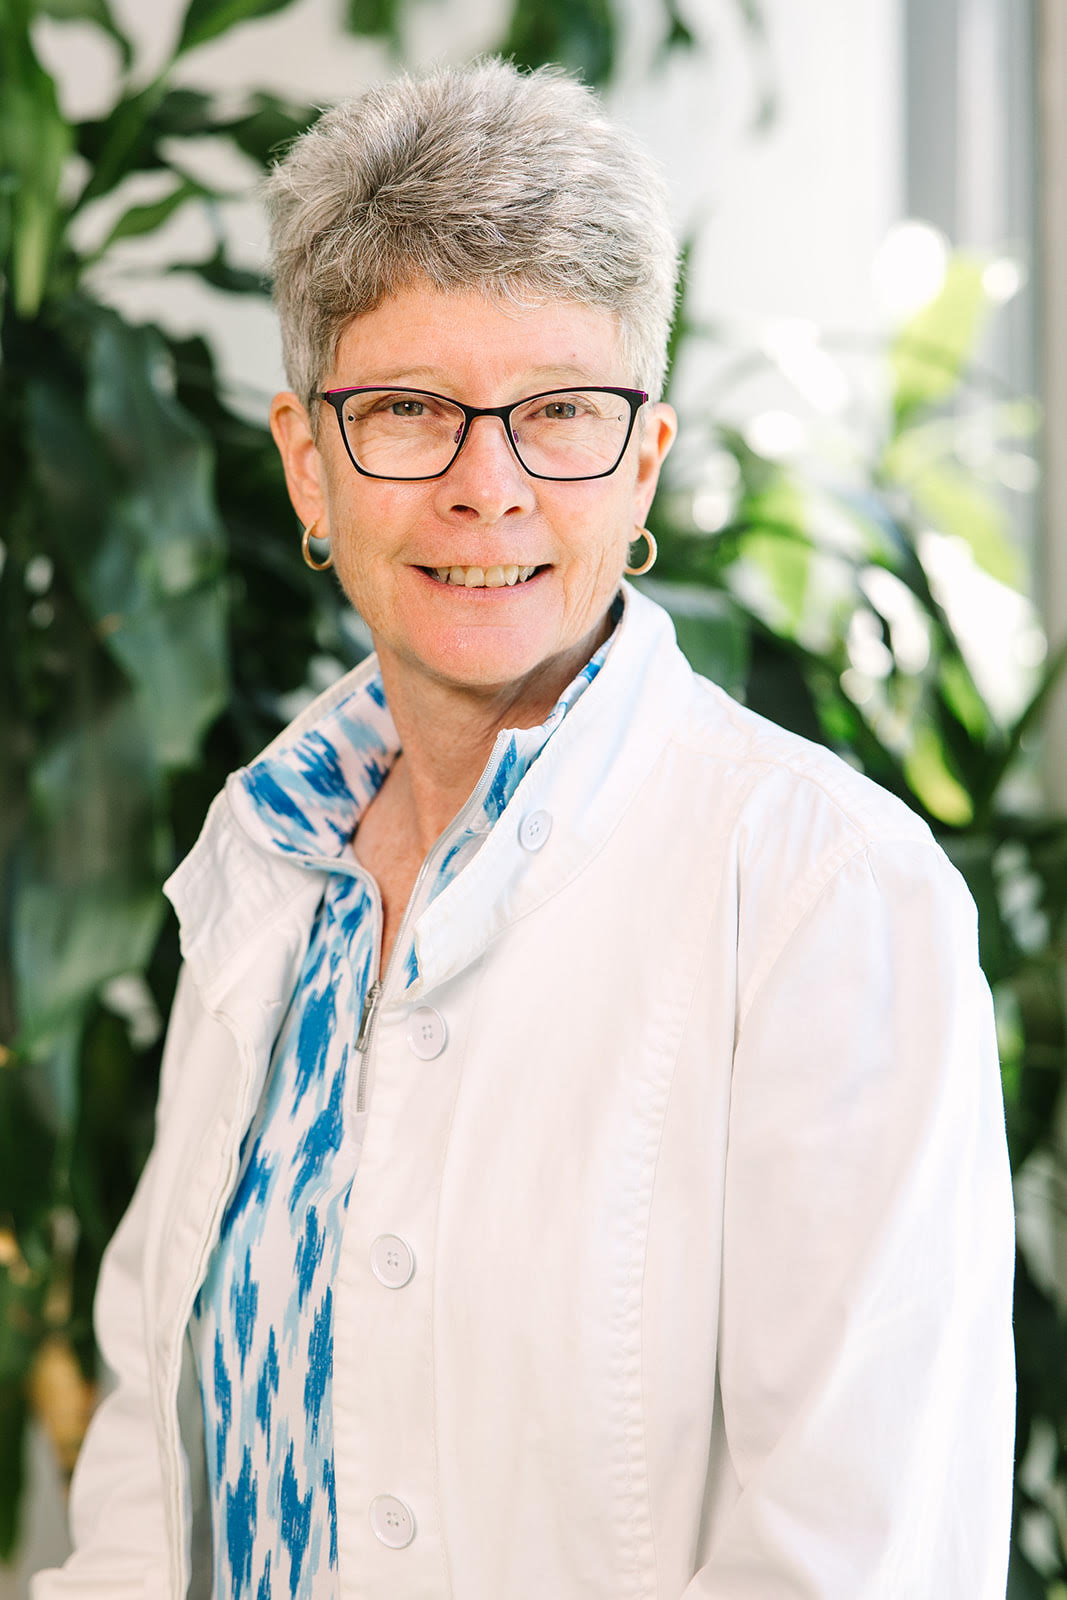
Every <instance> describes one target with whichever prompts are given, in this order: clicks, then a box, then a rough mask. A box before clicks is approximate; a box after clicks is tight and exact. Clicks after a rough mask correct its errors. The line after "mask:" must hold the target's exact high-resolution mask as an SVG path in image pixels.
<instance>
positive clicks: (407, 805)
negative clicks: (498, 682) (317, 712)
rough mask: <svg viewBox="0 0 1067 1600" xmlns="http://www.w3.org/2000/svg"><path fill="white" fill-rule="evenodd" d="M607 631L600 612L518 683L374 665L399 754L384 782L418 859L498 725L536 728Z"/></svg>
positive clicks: (386, 656) (463, 793) (470, 782)
mask: <svg viewBox="0 0 1067 1600" xmlns="http://www.w3.org/2000/svg"><path fill="white" fill-rule="evenodd" d="M610 631H611V623H610V620H609V618H608V617H607V616H605V617H604V618H603V619H602V621H601V622H600V623H599V624H598V626H597V627H596V628H595V629H594V630H593V632H592V633H590V634H588V635H587V636H586V638H585V639H583V640H582V641H581V642H580V643H579V644H577V645H576V646H574V648H573V649H571V650H569V651H565V652H564V653H563V654H561V655H559V656H553V657H552V658H551V659H550V660H548V661H545V662H542V663H541V665H540V666H538V667H537V668H535V669H534V671H533V672H531V673H529V674H527V676H526V677H524V678H522V679H520V680H519V681H518V682H516V683H509V684H506V685H503V686H497V687H493V688H477V689H474V688H470V687H468V686H466V685H460V684H454V683H448V682H446V681H443V680H442V679H439V678H435V677H429V676H427V675H426V674H424V673H422V672H420V671H419V669H418V667H417V666H416V667H413V666H412V665H411V663H409V662H406V661H403V660H401V659H399V658H398V657H396V656H395V655H393V654H392V653H391V652H390V651H388V650H385V649H381V648H380V649H379V653H378V664H379V667H380V669H381V674H382V685H383V687H384V689H385V697H386V699H387V701H388V702H389V710H390V712H391V713H392V716H393V721H394V722H395V723H396V728H397V733H398V734H399V736H400V745H401V754H400V756H399V757H398V758H397V761H396V763H395V764H394V766H393V769H392V771H391V772H390V774H389V777H388V778H387V780H386V782H387V783H388V784H389V785H390V786H391V787H392V788H393V789H394V794H393V797H392V800H393V804H394V805H395V806H396V807H397V810H398V811H399V813H400V814H401V816H402V817H403V818H404V823H405V831H406V832H407V833H408V836H409V837H410V838H412V839H413V841H414V842H415V843H416V845H417V848H418V850H419V852H420V854H421V855H422V856H425V855H426V853H427V852H428V851H429V849H430V848H431V846H432V845H433V843H434V841H435V840H436V839H438V838H439V837H440V835H441V833H442V832H443V831H444V829H445V828H447V827H448V824H449V823H450V822H451V821H452V819H453V818H454V817H455V816H456V815H457V814H458V813H459V812H460V811H461V810H462V808H463V806H464V804H465V803H466V801H467V800H468V799H469V797H470V795H471V793H472V791H473V789H474V787H475V785H476V784H477V782H478V779H479V778H480V777H481V775H482V773H483V771H484V770H485V764H486V762H487V761H488V760H489V756H490V754H491V752H492V749H493V745H494V743H495V741H496V737H497V734H498V733H500V731H501V729H503V728H535V727H537V726H538V725H539V724H540V723H542V722H544V720H545V718H546V717H547V716H548V714H549V712H550V711H551V710H552V707H553V706H554V705H555V704H556V701H557V700H558V699H559V697H560V695H561V694H562V693H563V691H564V689H565V688H566V687H567V685H568V684H569V683H570V682H571V680H572V678H574V677H575V676H576V674H577V673H579V672H580V671H581V669H582V667H584V666H585V664H586V662H587V661H588V660H589V658H590V657H591V656H592V655H594V654H595V652H596V651H597V650H598V649H599V648H600V646H601V645H602V644H603V642H604V640H605V639H606V638H607V637H608V634H609V633H610Z"/></svg>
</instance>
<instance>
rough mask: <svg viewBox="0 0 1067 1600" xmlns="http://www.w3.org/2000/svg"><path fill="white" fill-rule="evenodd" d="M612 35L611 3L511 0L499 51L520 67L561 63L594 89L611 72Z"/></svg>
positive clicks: (600, 0)
mask: <svg viewBox="0 0 1067 1600" xmlns="http://www.w3.org/2000/svg"><path fill="white" fill-rule="evenodd" d="M616 35H617V26H616V21H615V12H614V9H613V7H612V5H611V0H540V3H539V4H537V5H531V4H530V0H515V4H514V6H513V9H512V13H511V20H510V21H509V23H508V29H507V33H506V35H505V37H504V40H503V42H502V44H501V45H500V53H501V55H505V56H511V57H512V58H513V60H514V61H515V64H516V65H517V66H520V67H541V66H545V65H546V64H547V63H549V62H559V63H560V64H561V65H562V66H564V67H567V68H568V69H569V70H570V71H571V72H575V73H577V74H578V76H579V77H581V78H584V79H585V81H586V82H587V83H590V84H593V85H594V86H596V85H601V84H605V83H607V82H608V80H609V79H610V78H611V75H612V73H613V71H614V69H615V49H616V43H617V39H616Z"/></svg>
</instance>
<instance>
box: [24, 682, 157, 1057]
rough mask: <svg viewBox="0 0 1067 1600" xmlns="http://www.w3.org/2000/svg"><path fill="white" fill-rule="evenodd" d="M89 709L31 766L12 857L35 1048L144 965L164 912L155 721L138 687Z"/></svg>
mask: <svg viewBox="0 0 1067 1600" xmlns="http://www.w3.org/2000/svg"><path fill="white" fill-rule="evenodd" d="M85 710H86V713H87V714H83V715H82V716H81V717H80V718H79V720H78V721H77V722H76V723H75V725H74V726H73V727H72V728H71V730H70V732H69V733H68V734H67V735H66V736H65V737H63V738H61V739H60V740H59V741H58V742H57V743H56V744H54V745H53V746H52V748H51V749H50V750H49V751H48V753H47V755H46V756H45V757H44V758H43V759H42V760H40V761H39V762H38V763H37V765H36V767H35V769H34V772H33V776H32V780H31V803H32V825H31V833H30V837H29V839H28V841H27V843H26V845H25V846H24V848H23V850H22V852H21V853H20V857H19V859H18V861H17V866H16V877H15V916H14V941H13V943H14V948H13V960H14V969H15V975H16V981H17V997H18V1010H19V1019H20V1032H19V1036H18V1044H19V1048H20V1050H24V1051H26V1052H27V1053H29V1054H30V1055H31V1056H36V1057H39V1056H41V1055H42V1054H43V1053H45V1052H47V1051H48V1050H49V1049H51V1048H52V1046H53V1044H54V1042H55V1041H56V1039H57V1037H58V1036H59V1035H61V1034H62V1033H63V1032H64V1031H65V1030H67V1029H69V1028H70V1027H71V1026H72V1025H77V1024H78V1023H79V1022H80V1019H81V1015H82V1013H83V1011H84V1009H85V1007H86V1006H87V1005H88V1003H89V1002H90V1001H91V1000H92V999H93V997H94V996H95V994H96V992H97V990H98V989H99V987H100V985H101V984H102V983H104V982H105V981H106V980H107V979H109V978H112V977H115V976H116V975H117V974H119V973H123V972H129V971H131V970H137V969H139V968H140V967H142V966H144V965H145V963H146V962H147V960H148V957H149V955H150V953H151V949H152V945H153V943H154V941H155V938H156V936H157V934H158V931H159V926H160V922H161V920H162V917H163V911H164V905H163V900H162V896H161V894H160V891H159V883H160V881H161V878H162V876H163V873H164V872H165V870H166V866H167V863H168V861H169V848H168V838H167V834H166V830H165V829H164V828H163V827H162V825H161V821H160V818H161V815H162V808H163V799H164V795H163V790H162V786H161V777H160V773H159V769H158V765H157V761H156V756H155V750H154V743H155V739H154V730H153V729H151V727H150V726H149V725H148V720H147V717H146V715H145V709H144V708H143V707H142V705H141V704H139V703H138V702H137V701H136V700H135V699H134V698H133V696H131V695H127V696H125V697H124V698H123V699H120V700H118V701H117V702H115V703H113V704H111V705H102V706H101V705H97V706H89V707H87V708H85ZM71 1066H73V1063H71Z"/></svg>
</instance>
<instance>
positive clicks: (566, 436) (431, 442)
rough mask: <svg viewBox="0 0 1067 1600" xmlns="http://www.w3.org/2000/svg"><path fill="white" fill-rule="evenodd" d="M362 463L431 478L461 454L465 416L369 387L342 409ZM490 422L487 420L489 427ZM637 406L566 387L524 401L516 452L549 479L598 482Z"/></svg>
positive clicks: (372, 469)
mask: <svg viewBox="0 0 1067 1600" xmlns="http://www.w3.org/2000/svg"><path fill="white" fill-rule="evenodd" d="M340 417H341V426H342V427H343V428H344V431H345V437H346V439H347V441H348V447H349V449H350V451H351V452H352V456H353V458H354V460H355V461H357V462H358V464H359V465H360V467H362V468H363V470H364V471H365V472H369V473H372V474H374V475H375V476H377V477H382V478H429V477H433V476H434V475H435V474H437V473H439V472H444V471H445V469H446V468H447V467H448V466H449V464H450V462H451V461H452V458H453V456H454V455H455V454H456V446H457V445H458V443H459V440H460V437H461V435H462V433H463V424H464V416H463V412H462V411H461V410H460V409H459V407H458V406H455V405H452V404H451V403H450V402H449V401H447V400H442V399H441V398H440V397H439V396H437V395H432V394H421V393H418V394H416V393H413V392H412V391H410V390H402V391H398V390H395V389H364V390H361V391H360V392H359V393H358V394H353V395H350V396H349V397H348V398H347V399H346V400H345V401H344V404H343V405H342V406H341V408H340ZM486 420H487V419H484V418H479V419H478V421H480V422H483V423H484V422H485V421H486ZM629 428H630V408H629V406H628V404H627V402H626V401H625V400H623V399H622V398H621V397H620V396H619V395H617V394H601V393H597V392H595V391H591V390H586V389H562V390H560V391H559V393H557V394H548V395H544V394H542V395H537V396H535V397H534V398H533V399H530V400H524V401H522V402H521V403H520V404H519V405H517V406H516V407H515V409H514V410H513V411H512V413H511V434H512V440H513V442H514V445H515V452H516V454H517V456H518V458H519V460H520V462H521V463H522V465H523V466H524V467H525V468H526V470H527V471H528V472H532V473H534V474H536V475H537V476H540V477H545V478H564V479H565V478H591V477H596V476H598V475H599V474H600V473H603V472H610V471H611V470H612V469H613V468H614V467H615V466H616V465H617V463H618V460H619V457H620V456H621V455H622V452H623V449H624V447H625V445H626V439H627V434H628V432H629Z"/></svg>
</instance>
